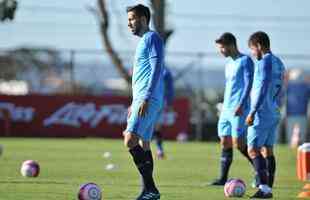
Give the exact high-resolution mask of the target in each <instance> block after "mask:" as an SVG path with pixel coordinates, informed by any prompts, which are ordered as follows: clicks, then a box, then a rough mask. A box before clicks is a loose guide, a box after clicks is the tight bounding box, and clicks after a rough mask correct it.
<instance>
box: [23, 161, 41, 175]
mask: <svg viewBox="0 0 310 200" xmlns="http://www.w3.org/2000/svg"><path fill="white" fill-rule="evenodd" d="M20 173H21V174H22V175H23V176H25V177H37V176H38V175H39V173H40V166H39V164H38V163H37V162H36V161H34V160H26V161H24V162H23V164H22V167H21V169H20Z"/></svg>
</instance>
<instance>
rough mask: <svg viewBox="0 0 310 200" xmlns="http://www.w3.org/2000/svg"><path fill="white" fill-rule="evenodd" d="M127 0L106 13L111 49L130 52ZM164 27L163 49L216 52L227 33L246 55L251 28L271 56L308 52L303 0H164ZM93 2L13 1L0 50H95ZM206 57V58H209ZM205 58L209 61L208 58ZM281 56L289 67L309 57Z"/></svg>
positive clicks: (1, 27)
mask: <svg viewBox="0 0 310 200" xmlns="http://www.w3.org/2000/svg"><path fill="white" fill-rule="evenodd" d="M137 2H142V3H148V1H133V0H107V4H108V5H109V12H110V13H111V21H112V22H111V30H110V35H111V38H112V41H113V44H114V46H115V48H116V49H117V50H119V51H121V50H126V51H127V50H134V48H135V45H136V41H137V38H135V37H134V36H132V35H131V34H130V33H129V31H128V30H127V15H126V12H125V8H126V6H128V5H132V4H135V3H137ZM167 2H168V8H167V12H168V17H167V19H168V25H169V26H170V27H171V28H173V29H174V30H175V33H174V34H173V35H172V37H171V39H170V40H169V42H168V46H167V49H168V52H175V51H178V52H180V51H182V52H183V51H186V52H216V49H215V45H214V40H215V39H216V38H217V37H218V36H219V35H220V34H221V33H222V32H225V31H230V32H233V33H234V34H235V35H236V36H237V38H238V40H239V47H240V49H241V50H242V51H244V52H246V53H248V49H247V39H248V36H249V35H250V34H251V33H252V32H254V31H257V30H263V31H266V32H267V33H269V35H270V37H271V40H272V49H273V51H274V52H275V53H277V54H310V40H309V35H310V12H309V8H310V1H309V0H298V1H292V0H260V1H248V0H234V1H229V0H226V1H225V0H221V1H214V0H190V1H188V0H170V1H167ZM95 4H96V0H64V1H60V0H56V1H55V0H41V1H38V0H19V8H18V10H17V15H16V20H15V21H14V22H12V23H4V24H0V38H1V40H0V48H2V49H3V48H4V49H6V48H15V47H19V46H22V45H28V46H48V47H55V48H62V49H101V48H102V45H101V39H100V36H99V31H98V26H97V24H96V20H95V18H94V16H93V15H92V14H90V12H89V11H87V9H86V6H87V5H95ZM210 59H211V58H210ZM210 59H209V60H210ZM284 59H286V63H288V65H289V66H297V65H300V66H305V65H307V63H309V60H299V59H297V60H294V59H291V60H290V59H289V58H284Z"/></svg>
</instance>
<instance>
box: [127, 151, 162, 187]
mask: <svg viewBox="0 0 310 200" xmlns="http://www.w3.org/2000/svg"><path fill="white" fill-rule="evenodd" d="M129 152H130V154H131V155H132V158H133V160H134V162H135V164H136V167H137V168H138V170H139V172H140V174H141V176H142V183H143V184H142V187H143V189H144V188H145V189H146V190H148V191H156V192H158V190H157V188H156V186H155V183H154V180H153V158H152V153H151V151H144V150H143V149H142V147H141V146H140V145H137V146H135V147H134V148H132V149H130V150H129Z"/></svg>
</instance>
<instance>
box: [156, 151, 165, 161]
mask: <svg viewBox="0 0 310 200" xmlns="http://www.w3.org/2000/svg"><path fill="white" fill-rule="evenodd" d="M157 159H159V160H163V159H165V154H164V152H163V151H157Z"/></svg>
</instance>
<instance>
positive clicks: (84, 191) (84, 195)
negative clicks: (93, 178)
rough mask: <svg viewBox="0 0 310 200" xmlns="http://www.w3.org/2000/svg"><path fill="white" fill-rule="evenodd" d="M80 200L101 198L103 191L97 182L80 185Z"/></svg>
mask: <svg viewBox="0 0 310 200" xmlns="http://www.w3.org/2000/svg"><path fill="white" fill-rule="evenodd" d="M78 199H79V200H101V199H102V192H101V189H100V187H99V186H98V185H96V184H95V183H86V184H83V185H81V186H80V189H79V194H78Z"/></svg>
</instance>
